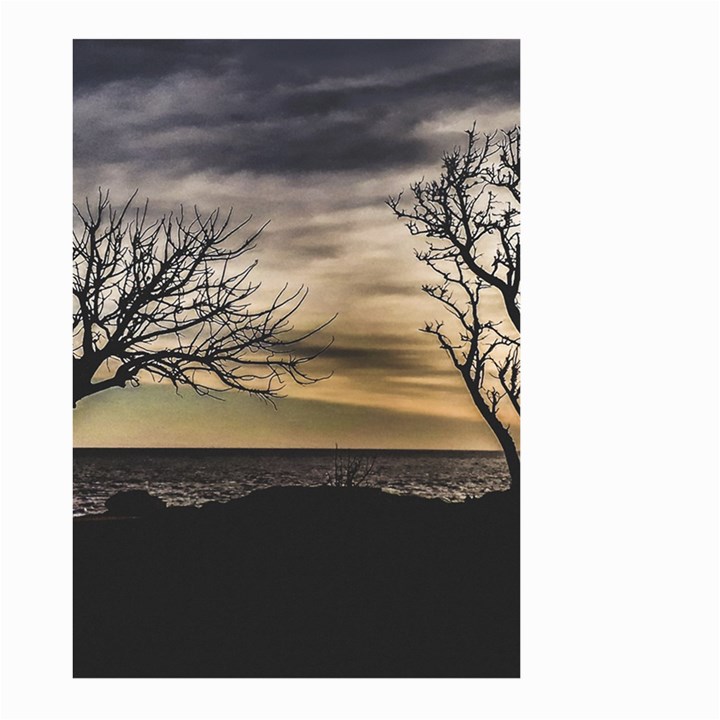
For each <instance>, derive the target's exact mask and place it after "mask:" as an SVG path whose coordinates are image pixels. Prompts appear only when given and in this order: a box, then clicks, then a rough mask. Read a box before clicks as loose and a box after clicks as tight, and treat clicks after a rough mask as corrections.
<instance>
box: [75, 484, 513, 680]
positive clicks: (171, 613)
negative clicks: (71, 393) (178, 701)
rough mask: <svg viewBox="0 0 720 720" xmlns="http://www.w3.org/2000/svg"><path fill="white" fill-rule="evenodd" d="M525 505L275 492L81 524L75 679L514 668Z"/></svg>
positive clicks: (475, 673) (348, 492) (444, 673)
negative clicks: (521, 511) (521, 514)
mask: <svg viewBox="0 0 720 720" xmlns="http://www.w3.org/2000/svg"><path fill="white" fill-rule="evenodd" d="M519 534H520V533H519V510H518V504H517V500H516V498H515V496H514V494H511V493H493V494H490V495H486V496H485V497H483V498H480V499H477V500H473V501H469V502H465V503H459V504H449V503H444V502H442V501H439V500H426V499H422V498H418V497H413V496H396V495H390V494H387V493H382V492H380V491H379V490H374V489H370V488H360V489H358V488H353V489H345V488H330V487H280V488H273V489H269V490H261V491H257V492H254V493H252V494H251V495H248V496H246V497H243V498H240V499H238V500H235V501H232V502H229V503H225V504H217V503H211V504H208V505H205V506H204V507H202V508H168V509H159V510H156V511H154V512H152V513H150V514H148V515H147V516H144V517H113V516H110V515H109V514H105V515H99V516H88V517H85V518H78V519H76V520H75V524H74V538H75V539H74V675H75V677H518V676H519V672H520V649H519V637H520V612H519V599H520V597H519V596H520V587H519V585H520V572H519V570H520V568H519V540H520V538H519Z"/></svg>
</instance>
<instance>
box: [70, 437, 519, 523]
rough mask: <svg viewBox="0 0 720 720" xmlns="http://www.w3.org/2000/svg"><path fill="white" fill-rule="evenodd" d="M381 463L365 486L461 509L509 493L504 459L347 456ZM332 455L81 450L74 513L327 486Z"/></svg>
mask: <svg viewBox="0 0 720 720" xmlns="http://www.w3.org/2000/svg"><path fill="white" fill-rule="evenodd" d="M343 452H347V453H349V454H350V455H368V456H371V457H374V458H375V467H374V474H373V475H372V477H371V478H369V479H368V480H367V481H366V482H365V483H364V485H372V486H375V487H380V488H381V489H383V490H384V491H386V492H393V493H401V494H414V495H421V496H423V497H430V498H441V499H442V500H445V501H448V502H462V501H464V500H465V499H466V498H467V497H468V496H474V497H478V496H480V495H483V494H484V493H486V492H489V491H492V490H504V489H506V488H507V487H508V486H509V482H510V480H509V476H508V473H507V468H506V465H505V460H504V458H503V455H502V453H499V452H475V451H436V450H362V451H360V450H358V451H341V454H342V453H343ZM334 454H335V451H334V450H266V449H257V450H248V449H125V448H123V449H86V448H83V449H76V450H75V451H74V458H73V487H74V492H73V512H74V514H75V515H86V514H89V513H98V512H104V510H105V501H106V500H107V499H108V498H109V497H110V496H111V495H113V494H114V493H116V492H118V491H119V490H136V489H139V490H147V491H148V492H150V493H151V494H153V495H156V496H158V497H160V498H162V499H163V500H164V501H165V502H166V503H167V504H168V505H202V504H203V503H206V502H209V501H211V500H216V501H220V502H224V501H227V500H232V499H233V498H237V497H240V496H242V495H247V494H248V493H250V492H252V491H253V490H257V489H259V488H266V487H271V486H274V485H323V484H326V483H327V482H328V478H329V477H330V476H331V475H332V474H333V466H334Z"/></svg>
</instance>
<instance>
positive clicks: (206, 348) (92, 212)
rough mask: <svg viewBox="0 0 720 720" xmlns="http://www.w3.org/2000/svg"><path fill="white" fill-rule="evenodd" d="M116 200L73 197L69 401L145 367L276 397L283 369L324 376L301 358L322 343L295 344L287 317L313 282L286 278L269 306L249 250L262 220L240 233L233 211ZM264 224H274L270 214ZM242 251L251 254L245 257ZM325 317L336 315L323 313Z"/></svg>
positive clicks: (217, 389)
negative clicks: (159, 207) (159, 210)
mask: <svg viewBox="0 0 720 720" xmlns="http://www.w3.org/2000/svg"><path fill="white" fill-rule="evenodd" d="M136 194H137V192H136V193H134V194H133V195H132V196H131V197H130V199H129V200H128V201H127V202H126V203H125V204H124V205H123V206H121V207H120V208H115V207H113V206H112V204H111V203H110V199H109V193H108V192H105V193H103V191H102V190H100V191H99V193H98V198H97V202H96V203H93V204H92V205H91V203H90V200H89V199H87V198H86V200H85V204H84V206H83V207H79V206H77V205H76V206H74V207H75V213H76V216H77V223H76V230H75V232H74V233H73V237H74V242H73V264H74V273H73V296H74V302H73V336H74V347H73V381H74V383H73V385H74V389H73V407H74V406H75V404H76V403H77V402H78V401H79V400H81V399H82V398H84V397H87V396H88V395H92V394H94V393H98V392H101V391H103V390H106V389H108V388H112V387H125V386H126V385H127V384H128V383H130V384H131V385H137V384H138V382H139V376H140V374H141V373H142V372H145V373H148V374H149V375H150V376H152V377H153V378H155V379H157V380H159V379H163V378H164V379H167V380H169V381H170V382H171V383H172V384H173V385H174V386H175V387H176V389H177V388H178V387H179V386H181V385H187V386H189V387H191V388H192V389H193V390H195V391H196V392H197V393H198V394H200V395H210V396H217V395H218V393H221V392H224V391H226V390H241V391H244V392H247V393H251V394H254V395H258V396H260V397H262V398H265V399H268V400H270V401H271V402H272V398H274V397H278V395H279V392H280V391H281V389H282V387H283V385H284V380H285V379H286V378H290V379H291V380H293V381H295V382H297V383H300V384H307V383H313V382H316V381H317V380H319V379H321V378H315V377H312V376H311V375H309V374H308V372H307V371H306V369H305V366H306V364H307V363H308V362H309V361H311V360H312V359H313V358H315V357H316V356H317V355H318V354H319V353H317V352H315V353H313V354H309V355H308V354H303V352H302V350H301V349H300V348H299V343H302V341H303V340H305V339H306V338H308V337H310V336H312V335H314V334H315V333H316V332H318V331H319V330H320V329H322V328H323V327H325V326H326V325H327V324H328V323H324V324H323V325H321V326H320V327H316V328H315V329H313V330H311V331H310V332H305V333H296V332H295V331H294V329H293V327H292V325H291V318H292V317H293V315H294V314H295V312H296V311H297V310H298V308H299V307H300V306H301V305H302V303H303V301H304V300H305V297H306V295H307V290H306V289H305V288H304V287H300V288H299V289H298V290H296V291H294V292H288V289H287V286H285V288H283V289H282V290H281V291H280V293H279V294H277V295H275V296H274V299H272V300H271V301H269V303H267V304H266V306H264V307H256V304H255V303H254V301H255V298H254V297H253V296H254V295H255V294H256V292H257V291H258V289H259V287H260V283H257V282H253V281H252V280H251V279H250V275H251V271H252V269H253V268H254V267H255V265H256V263H257V261H253V262H249V261H247V260H246V257H245V256H246V255H247V253H249V252H250V251H251V250H252V249H253V248H254V243H255V240H256V239H257V238H258V236H259V235H260V233H261V231H262V230H263V228H264V227H265V225H263V226H262V227H261V228H260V229H258V230H256V231H255V232H253V233H251V234H249V235H248V236H247V237H245V238H244V239H242V240H237V241H236V240H235V238H236V236H237V233H238V231H239V230H241V229H242V228H245V227H246V225H247V224H248V223H249V222H250V220H251V217H248V218H246V219H245V220H243V221H242V222H239V223H237V224H235V223H233V222H232V210H231V211H230V212H229V213H228V214H227V215H221V213H220V210H215V211H214V212H212V213H210V214H209V215H202V214H201V213H200V212H199V211H198V209H197V208H195V209H194V210H193V212H192V213H190V214H189V216H186V215H185V212H184V211H183V209H182V208H181V209H180V212H179V214H177V215H175V214H169V215H164V216H162V217H159V218H157V219H155V220H152V221H151V220H149V219H148V203H147V201H146V202H145V204H144V206H142V207H140V208H136V209H135V210H130V206H131V205H132V203H133V201H134V199H135V195H136ZM266 224H267V223H266ZM243 261H244V262H243ZM328 322H329V321H328Z"/></svg>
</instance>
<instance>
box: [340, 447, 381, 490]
mask: <svg viewBox="0 0 720 720" xmlns="http://www.w3.org/2000/svg"><path fill="white" fill-rule="evenodd" d="M376 460H377V458H376V457H375V456H374V455H372V456H370V455H362V454H351V453H350V452H341V451H340V450H339V449H338V446H337V443H335V455H334V456H333V471H332V474H328V485H332V486H334V487H346V488H352V487H357V486H358V485H360V484H362V483H364V482H365V481H366V480H367V479H368V478H370V477H371V476H372V475H374V474H375V473H376V470H375V462H376Z"/></svg>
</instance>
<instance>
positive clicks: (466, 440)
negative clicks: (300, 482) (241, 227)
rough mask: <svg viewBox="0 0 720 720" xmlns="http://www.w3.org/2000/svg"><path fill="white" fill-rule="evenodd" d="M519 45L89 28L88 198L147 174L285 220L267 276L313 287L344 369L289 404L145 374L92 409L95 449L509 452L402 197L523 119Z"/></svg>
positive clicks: (165, 187) (78, 179) (275, 235)
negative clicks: (160, 36)
mask: <svg viewBox="0 0 720 720" xmlns="http://www.w3.org/2000/svg"><path fill="white" fill-rule="evenodd" d="M519 54H520V46H519V42H517V41H508V40H503V41H482V40H477V41H414V40H412V41H408V40H405V41H241V40H238V41H76V42H75V50H74V77H75V88H74V152H75V157H74V182H75V185H74V196H75V199H76V201H77V200H82V199H83V198H84V197H85V196H86V195H92V194H94V193H96V192H97V188H98V186H102V187H104V188H108V189H110V191H111V197H112V198H113V199H114V200H115V202H116V203H119V202H121V201H122V200H124V199H127V197H128V196H129V195H130V194H131V193H132V192H133V191H134V190H135V189H136V188H137V189H139V197H141V198H142V199H143V200H144V198H146V197H147V198H149V200H150V208H151V212H156V213H158V214H161V213H163V212H166V211H169V210H172V209H173V208H177V207H178V206H179V205H180V203H183V204H185V205H191V206H192V205H198V206H199V208H200V209H201V210H204V211H211V210H213V209H214V208H216V207H220V208H221V209H229V208H230V206H233V207H234V208H235V212H236V213H237V214H238V215H239V216H242V215H248V214H250V213H252V215H253V221H252V222H253V223H254V226H253V227H258V226H259V225H261V224H262V223H264V222H265V221H267V220H270V224H269V226H268V227H267V228H266V230H265V231H264V232H263V233H262V235H261V238H260V239H259V241H258V247H257V250H256V251H255V256H257V257H258V258H259V265H258V267H257V269H256V270H255V271H254V273H255V274H256V276H255V279H256V280H261V281H262V282H263V288H264V289H265V290H266V291H268V292H270V291H273V290H275V291H277V290H279V289H280V288H281V287H282V286H283V285H284V284H285V283H286V282H287V283H289V284H290V286H291V287H297V286H299V285H301V284H304V285H307V286H308V287H309V289H310V295H309V297H308V299H307V301H306V303H305V305H304V306H303V307H302V309H301V311H300V314H299V315H298V316H297V323H296V324H297V325H298V326H299V327H305V328H309V327H312V326H313V325H315V324H318V323H320V322H323V321H324V320H326V319H328V318H329V317H331V316H332V315H334V314H336V313H337V314H338V317H337V319H336V320H335V321H334V322H333V323H332V325H331V327H330V328H329V329H328V330H326V331H325V332H324V334H323V336H322V338H320V339H319V340H318V342H320V341H322V340H329V339H330V337H331V336H332V337H334V338H335V340H334V343H333V345H332V347H331V348H330V349H329V350H328V351H327V352H326V353H325V354H324V355H323V357H322V358H321V359H320V360H319V361H318V362H317V372H318V373H323V372H326V371H328V370H332V371H333V372H334V375H333V377H332V378H331V379H329V380H327V381H324V382H321V383H318V384H315V385H311V386H307V387H295V386H293V385H287V387H286V394H287V397H286V398H285V399H282V400H280V401H279V402H278V405H277V409H274V408H272V407H271V406H269V405H267V404H264V403H262V402H261V401H258V400H257V399H253V398H249V397H246V396H242V395H238V394H229V393H228V394H225V395H224V396H223V397H224V401H223V402H221V401H215V400H212V399H209V398H200V397H197V396H195V394H194V393H193V391H192V390H190V389H187V390H184V391H182V393H181V396H178V395H176V393H175V391H174V389H173V388H172V387H171V386H169V385H165V384H164V383H161V384H154V383H152V381H150V380H149V379H144V382H142V383H141V385H140V387H138V388H125V389H114V390H109V391H106V392H103V393H99V394H98V395H95V396H92V397H89V398H86V399H84V400H82V401H80V403H79V404H78V407H77V408H76V409H75V410H74V431H75V444H76V446H108V447H110V446H166V447H167V446H209V447H213V446H215V447H234V446H237V447H331V446H332V445H333V444H334V443H335V442H337V443H339V444H340V445H341V446H343V447H374V448H437V449H441V448H452V449H495V448H496V447H497V445H496V442H495V440H494V438H493V437H492V434H491V433H490V431H489V430H487V428H486V427H485V425H484V423H483V422H482V420H481V418H480V417H479V414H478V412H477V410H475V408H474V407H473V405H472V403H471V401H470V399H469V397H468V394H467V391H466V390H465V388H464V386H463V383H462V380H461V379H460V377H459V376H458V374H457V373H456V371H455V370H454V369H453V368H452V367H451V365H450V362H449V360H448V359H447V357H446V356H445V355H444V354H443V353H442V351H441V350H440V349H439V348H438V347H437V345H436V341H435V339H434V338H432V337H430V336H428V335H425V334H422V333H420V332H419V330H418V328H420V327H421V326H422V325H423V324H424V322H425V321H426V320H434V319H442V317H443V310H442V309H441V308H440V307H439V306H438V304H437V303H436V302H433V301H432V300H431V299H429V298H427V297H426V296H425V295H424V294H423V293H422V292H421V290H420V286H421V284H422V283H423V282H427V281H428V280H432V276H431V274H429V271H428V270H427V269H426V268H425V267H424V266H423V265H422V264H421V263H419V262H418V261H417V260H416V259H415V257H414V255H413V248H414V247H420V243H419V241H417V240H415V239H413V238H411V237H410V235H409V233H408V232H407V229H406V228H405V227H404V226H403V224H402V223H401V222H399V221H398V220H396V219H395V217H394V216H393V214H392V212H391V211H390V210H389V209H388V208H387V207H386V206H385V204H384V201H385V200H386V198H387V197H388V196H389V195H391V194H397V193H398V192H400V191H401V190H403V189H406V190H407V187H408V185H409V184H410V183H411V182H413V181H416V180H419V179H421V178H422V177H425V178H427V179H429V178H432V177H436V176H438V175H439V172H440V167H439V166H440V159H441V156H442V153H443V151H446V150H450V149H452V147H453V146H454V145H458V144H461V143H463V141H464V137H465V136H464V133H463V131H464V130H465V129H467V128H468V127H470V126H471V125H472V124H473V122H477V125H478V129H480V130H483V131H489V132H491V131H494V130H495V129H497V128H507V127H511V126H513V125H515V124H516V123H519V121H520V117H519V87H520V83H519V79H520V78H519V73H520V57H519Z"/></svg>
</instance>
